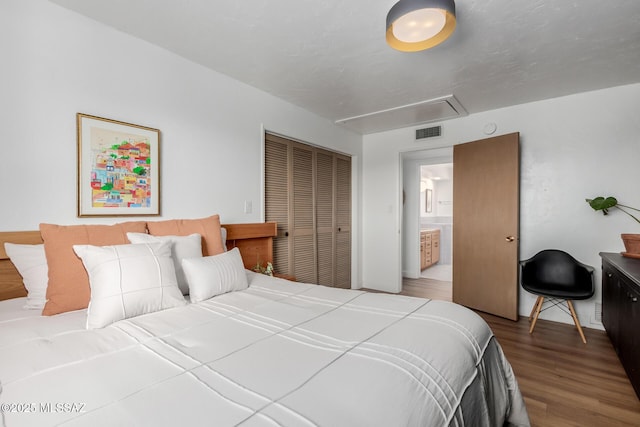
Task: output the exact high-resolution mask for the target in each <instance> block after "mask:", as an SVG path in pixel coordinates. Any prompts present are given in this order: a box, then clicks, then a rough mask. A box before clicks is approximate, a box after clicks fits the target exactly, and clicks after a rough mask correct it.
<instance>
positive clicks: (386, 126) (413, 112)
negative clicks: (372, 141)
mask: <svg viewBox="0 0 640 427" xmlns="http://www.w3.org/2000/svg"><path fill="white" fill-rule="evenodd" d="M466 115H467V112H466V110H465V109H464V107H462V105H461V104H460V103H459V102H458V100H457V99H456V98H455V97H454V96H453V95H447V96H443V97H441V98H434V99H429V100H426V101H421V102H416V103H414V104H407V105H403V106H400V107H395V108H390V109H388V110H382V111H376V112H374V113H368V114H363V115H360V116H355V117H349V118H345V119H340V120H336V122H335V123H336V124H340V125H343V126H345V127H347V128H349V129H351V130H354V131H356V132H358V133H360V134H363V135H366V134H369V133H376V132H382V131H387V130H392V129H398V128H403V127H409V126H414V125H419V124H424V123H431V122H437V121H442V120H448V119H455V118H458V117H464V116H466Z"/></svg>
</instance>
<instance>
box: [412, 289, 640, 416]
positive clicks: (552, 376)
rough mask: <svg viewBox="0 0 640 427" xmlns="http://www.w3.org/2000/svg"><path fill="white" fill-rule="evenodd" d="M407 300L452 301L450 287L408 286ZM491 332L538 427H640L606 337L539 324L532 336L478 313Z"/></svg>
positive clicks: (638, 405) (637, 407)
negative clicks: (414, 298)
mask: <svg viewBox="0 0 640 427" xmlns="http://www.w3.org/2000/svg"><path fill="white" fill-rule="evenodd" d="M402 294H403V295H410V296H419V297H423V298H424V297H426V298H432V299H442V300H448V301H451V289H450V285H449V284H448V283H446V282H438V281H434V280H429V279H417V280H410V279H405V280H404V281H403V292H402ZM478 314H479V315H480V316H482V317H483V318H484V319H485V321H486V322H487V323H488V324H489V326H491V329H493V332H494V334H495V336H496V338H497V339H498V342H499V343H500V345H501V346H502V349H503V351H504V353H505V355H506V356H507V359H508V360H509V362H510V363H511V366H512V367H513V370H514V372H515V375H516V378H517V379H518V384H519V386H520V390H521V392H522V395H523V396H524V399H525V402H526V405H527V410H528V411H529V417H530V419H531V425H532V426H536V427H537V426H552V427H561V426H576V427H577V426H580V427H590V426H594V427H600V426H635V427H638V426H640V400H639V399H638V397H637V396H636V394H635V392H634V390H633V388H632V387H631V384H630V383H629V379H628V378H627V376H626V374H625V372H624V369H623V368H622V365H621V364H620V361H619V360H618V356H617V355H616V353H615V351H614V350H613V347H612V346H611V342H610V341H609V338H608V337H607V335H606V333H605V332H604V331H600V330H596V329H590V328H584V332H585V336H586V338H587V344H586V345H585V344H583V343H582V341H581V340H580V336H579V335H578V332H577V330H576V329H575V327H574V326H573V325H569V324H563V323H557V322H549V321H545V320H539V321H538V323H537V324H536V330H535V332H534V333H533V334H531V335H530V334H529V321H528V319H527V318H526V317H525V318H521V319H520V321H518V322H513V321H510V320H506V319H502V318H499V317H496V316H491V315H489V314H486V313H481V312H478Z"/></svg>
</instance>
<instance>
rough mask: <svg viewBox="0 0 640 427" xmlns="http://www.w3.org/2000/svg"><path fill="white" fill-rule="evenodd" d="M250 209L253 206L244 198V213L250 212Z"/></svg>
mask: <svg viewBox="0 0 640 427" xmlns="http://www.w3.org/2000/svg"><path fill="white" fill-rule="evenodd" d="M252 210H253V206H252V203H251V200H245V201H244V213H246V214H250V213H251V211H252Z"/></svg>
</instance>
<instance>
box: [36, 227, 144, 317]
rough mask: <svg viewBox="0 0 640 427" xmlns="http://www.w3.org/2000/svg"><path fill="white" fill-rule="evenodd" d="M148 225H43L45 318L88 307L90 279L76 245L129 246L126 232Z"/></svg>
mask: <svg viewBox="0 0 640 427" xmlns="http://www.w3.org/2000/svg"><path fill="white" fill-rule="evenodd" d="M146 224H147V223H146V222H144V221H131V222H123V223H120V224H115V225H66V226H65V225H55V224H40V234H41V235H42V240H44V251H45V255H46V257H47V265H48V267H49V284H48V286H47V303H46V304H45V306H44V309H43V310H42V314H43V315H45V316H51V315H53V314H59V313H65V312H67V311H73V310H81V309H83V308H87V306H88V305H89V298H90V297H91V290H90V288H89V277H88V276H87V272H86V270H85V269H84V266H83V265H82V261H81V260H80V258H78V257H77V256H76V254H75V252H74V251H73V245H95V246H107V245H121V244H128V243H129V239H127V233H128V232H131V233H144V232H145V230H146Z"/></svg>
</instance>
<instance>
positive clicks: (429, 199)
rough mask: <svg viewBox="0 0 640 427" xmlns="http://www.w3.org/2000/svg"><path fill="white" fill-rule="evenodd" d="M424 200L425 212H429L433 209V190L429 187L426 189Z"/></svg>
mask: <svg viewBox="0 0 640 427" xmlns="http://www.w3.org/2000/svg"><path fill="white" fill-rule="evenodd" d="M425 200H426V201H425V210H426V211H427V213H431V212H432V211H433V190H431V189H430V188H427V190H426V197H425Z"/></svg>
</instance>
